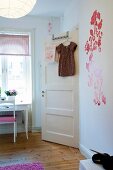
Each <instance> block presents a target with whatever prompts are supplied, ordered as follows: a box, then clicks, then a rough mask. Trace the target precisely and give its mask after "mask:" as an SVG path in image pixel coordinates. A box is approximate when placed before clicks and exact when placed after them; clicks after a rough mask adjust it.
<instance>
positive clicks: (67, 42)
mask: <svg viewBox="0 0 113 170" xmlns="http://www.w3.org/2000/svg"><path fill="white" fill-rule="evenodd" d="M69 39H70V38H69V37H67V39H66V40H65V41H64V42H62V44H63V45H70V43H71V41H70V40H69Z"/></svg>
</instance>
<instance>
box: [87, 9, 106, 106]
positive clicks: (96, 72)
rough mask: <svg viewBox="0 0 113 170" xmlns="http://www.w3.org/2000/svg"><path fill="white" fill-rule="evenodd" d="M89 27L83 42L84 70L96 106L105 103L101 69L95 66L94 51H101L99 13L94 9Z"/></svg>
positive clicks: (101, 22) (100, 21)
mask: <svg viewBox="0 0 113 170" xmlns="http://www.w3.org/2000/svg"><path fill="white" fill-rule="evenodd" d="M90 24H91V29H90V30H89V38H88V40H87V41H86V43H85V52H86V54H87V55H88V57H87V61H86V70H87V72H88V86H89V87H90V88H92V89H93V90H94V99H93V101H94V103H95V104H96V105H98V106H100V105H101V103H103V104H106V97H105V96H104V95H103V91H102V85H103V78H102V70H101V69H100V68H99V67H98V66H96V65H97V64H96V62H95V56H94V52H95V51H97V52H99V53H100V52H101V46H102V36H103V32H102V30H101V29H102V24H103V20H102V19H101V14H100V12H98V11H97V10H95V11H94V12H93V14H92V16H91V20H90Z"/></svg>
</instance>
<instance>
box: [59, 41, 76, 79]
mask: <svg viewBox="0 0 113 170" xmlns="http://www.w3.org/2000/svg"><path fill="white" fill-rule="evenodd" d="M76 47H77V44H76V43H74V42H70V44H69V45H67V46H65V45H64V44H63V43H61V44H60V45H59V46H57V47H56V53H58V55H59V56H60V57H59V76H62V77H65V76H72V75H74V74H75V60H74V51H75V50H76Z"/></svg>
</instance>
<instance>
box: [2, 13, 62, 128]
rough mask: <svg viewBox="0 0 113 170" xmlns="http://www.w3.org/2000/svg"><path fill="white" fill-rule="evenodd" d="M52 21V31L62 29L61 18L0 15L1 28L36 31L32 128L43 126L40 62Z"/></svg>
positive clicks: (55, 31)
mask: <svg viewBox="0 0 113 170" xmlns="http://www.w3.org/2000/svg"><path fill="white" fill-rule="evenodd" d="M49 21H51V22H52V32H53V33H57V32H59V30H60V20H59V18H53V17H52V19H51V18H41V17H32V16H26V17H23V18H20V19H4V18H2V17H0V30H17V31H18V30H19V31H24V30H25V31H32V32H33V33H34V45H33V46H34V61H33V70H34V73H33V93H34V94H33V115H32V128H34V129H36V128H37V127H41V107H40V106H41V101H40V100H41V99H40V93H41V89H40V86H41V85H40V69H41V68H40V64H41V61H42V58H43V57H44V42H45V39H46V38H47V36H48V35H49V32H48V22H49ZM52 32H51V33H52Z"/></svg>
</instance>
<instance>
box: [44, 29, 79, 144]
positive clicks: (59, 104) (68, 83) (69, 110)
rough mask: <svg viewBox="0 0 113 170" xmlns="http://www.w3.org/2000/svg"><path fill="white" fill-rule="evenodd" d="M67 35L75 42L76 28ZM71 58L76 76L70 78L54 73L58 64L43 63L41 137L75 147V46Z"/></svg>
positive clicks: (76, 110) (76, 117) (76, 123)
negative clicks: (73, 57)
mask: <svg viewBox="0 0 113 170" xmlns="http://www.w3.org/2000/svg"><path fill="white" fill-rule="evenodd" d="M70 36H71V37H73V38H72V39H71V41H74V42H76V43H77V44H78V31H77V30H76V31H73V32H71V33H70ZM58 44H59V43H58ZM75 61H76V75H75V76H70V77H59V76H58V63H49V64H46V63H45V64H44V63H43V66H44V72H43V74H44V75H43V78H44V79H43V86H42V94H41V95H42V139H43V140H47V141H51V142H55V143H59V144H64V145H68V146H73V147H78V121H79V119H78V101H79V99H78V49H77V50H76V52H75Z"/></svg>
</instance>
